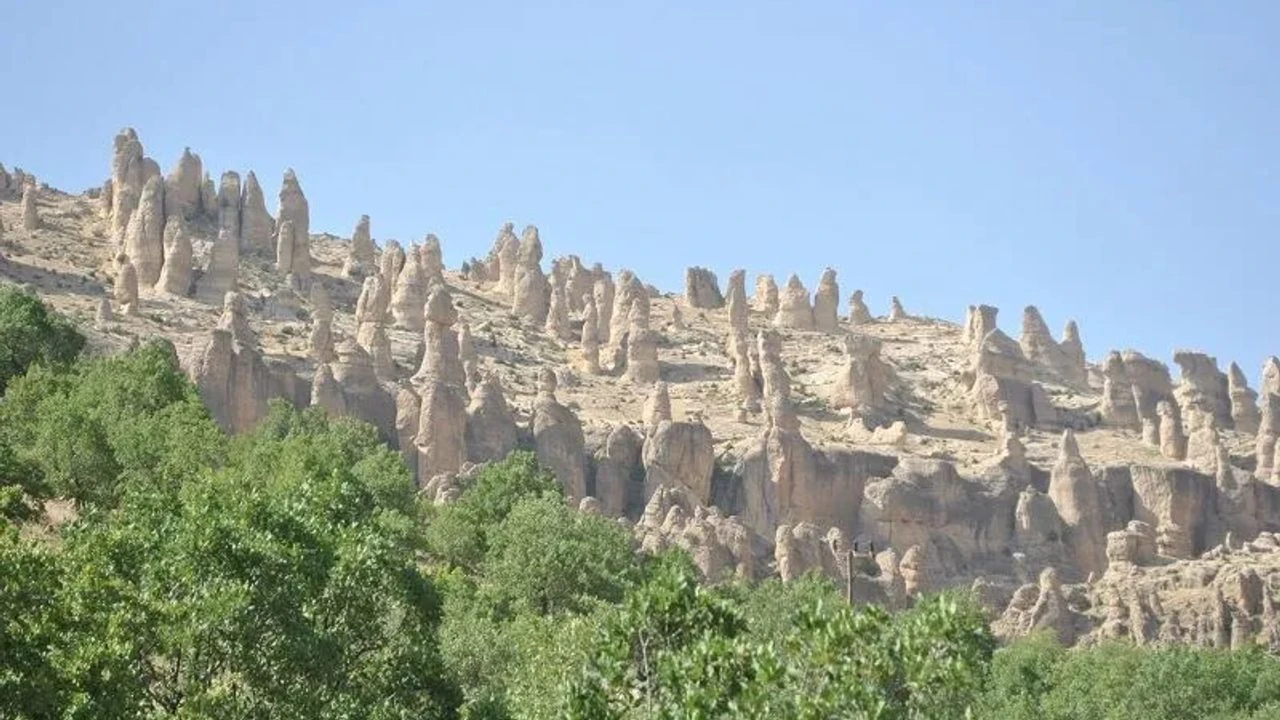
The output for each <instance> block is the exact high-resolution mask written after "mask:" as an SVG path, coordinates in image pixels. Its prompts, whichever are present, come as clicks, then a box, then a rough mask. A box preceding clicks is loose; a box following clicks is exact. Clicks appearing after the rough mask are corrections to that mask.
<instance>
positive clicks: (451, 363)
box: [413, 285, 467, 392]
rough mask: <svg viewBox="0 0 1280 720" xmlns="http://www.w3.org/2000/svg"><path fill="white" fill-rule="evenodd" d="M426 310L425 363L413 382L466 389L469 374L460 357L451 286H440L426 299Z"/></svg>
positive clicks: (423, 360) (423, 362) (456, 318)
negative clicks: (440, 384)
mask: <svg viewBox="0 0 1280 720" xmlns="http://www.w3.org/2000/svg"><path fill="white" fill-rule="evenodd" d="M425 310H426V313H425V319H426V332H425V334H424V336H423V352H422V364H421V365H420V366H419V367H418V372H416V373H415V374H414V376H413V381H414V383H415V384H420V383H426V382H429V381H432V380H435V381H440V382H444V383H446V384H448V385H451V386H453V387H456V388H459V389H461V390H462V391H463V392H465V390H466V386H467V373H466V368H465V367H463V364H462V359H461V357H460V351H459V347H458V336H457V334H456V333H455V332H454V330H453V325H454V323H456V322H457V321H458V310H457V308H455V307H454V306H453V296H452V295H451V294H450V292H449V288H448V287H447V286H445V285H437V286H436V287H435V289H434V290H432V291H431V296H430V297H428V298H427V304H426V308H425Z"/></svg>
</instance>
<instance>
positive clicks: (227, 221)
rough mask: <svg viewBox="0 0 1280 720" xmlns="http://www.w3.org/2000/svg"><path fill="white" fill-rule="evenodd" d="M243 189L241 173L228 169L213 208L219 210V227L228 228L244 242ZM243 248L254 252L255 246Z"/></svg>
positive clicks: (235, 236) (227, 229)
mask: <svg viewBox="0 0 1280 720" xmlns="http://www.w3.org/2000/svg"><path fill="white" fill-rule="evenodd" d="M243 192H244V191H243V189H242V188H241V187H240V174H239V173H236V172H231V171H227V172H224V173H222V178H221V181H220V182H219V183H218V194H217V197H216V198H215V199H214V207H213V208H211V210H213V211H216V212H217V220H218V229H219V230H220V231H221V230H226V231H227V232H228V233H230V234H231V236H232V237H234V238H235V239H236V241H237V242H242V241H243V238H242V237H241V232H242V231H241V221H240V204H241V202H242V194H243ZM240 249H241V250H244V251H245V252H252V250H253V248H249V247H244V246H241V248H240Z"/></svg>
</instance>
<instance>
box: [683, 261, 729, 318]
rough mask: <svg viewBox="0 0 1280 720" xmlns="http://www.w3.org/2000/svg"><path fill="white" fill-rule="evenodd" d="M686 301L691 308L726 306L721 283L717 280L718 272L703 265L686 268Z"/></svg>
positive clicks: (712, 308)
mask: <svg viewBox="0 0 1280 720" xmlns="http://www.w3.org/2000/svg"><path fill="white" fill-rule="evenodd" d="M684 301H685V302H686V303H687V304H688V305H689V307H691V308H699V309H703V310H714V309H716V308H721V307H724V296H723V295H721V294H720V283H719V281H718V280H716V274H715V273H713V272H711V271H710V270H708V269H706V268H702V267H691V268H688V269H686V270H685V271H684Z"/></svg>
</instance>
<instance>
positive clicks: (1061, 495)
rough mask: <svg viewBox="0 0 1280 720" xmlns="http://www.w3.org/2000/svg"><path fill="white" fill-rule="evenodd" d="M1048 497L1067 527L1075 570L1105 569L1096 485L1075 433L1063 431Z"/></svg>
mask: <svg viewBox="0 0 1280 720" xmlns="http://www.w3.org/2000/svg"><path fill="white" fill-rule="evenodd" d="M1048 494H1049V498H1050V499H1051V500H1053V504H1054V505H1055V506H1056V507H1057V509H1058V515H1059V516H1060V517H1061V518H1062V521H1063V523H1064V524H1065V526H1066V527H1067V529H1068V543H1067V544H1068V547H1069V548H1070V550H1071V555H1072V558H1073V559H1074V561H1075V567H1076V569H1077V570H1078V571H1079V572H1080V573H1082V574H1085V575H1087V574H1088V573H1091V572H1102V571H1103V570H1105V569H1106V563H1105V555H1106V538H1105V536H1104V534H1103V530H1102V516H1101V503H1100V499H1099V497H1098V485H1097V483H1096V482H1095V481H1094V479H1093V474H1092V473H1091V472H1090V471H1089V466H1088V464H1086V463H1085V461H1084V458H1082V457H1081V456H1080V447H1079V445H1078V444H1077V443H1076V438H1075V434H1074V433H1072V432H1071V430H1066V431H1064V432H1063V434H1062V444H1061V448H1060V451H1059V454H1058V462H1057V464H1055V465H1054V466H1053V471H1052V472H1051V473H1050V475H1049V493H1048Z"/></svg>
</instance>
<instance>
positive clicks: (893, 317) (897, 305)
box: [889, 295, 911, 322]
mask: <svg viewBox="0 0 1280 720" xmlns="http://www.w3.org/2000/svg"><path fill="white" fill-rule="evenodd" d="M910 317H911V316H910V315H908V314H907V311H906V310H904V309H903V308H902V301H901V300H899V299H898V296H897V295H894V296H893V297H891V298H890V299H889V322H899V321H901V320H907V319H909V318H910Z"/></svg>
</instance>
